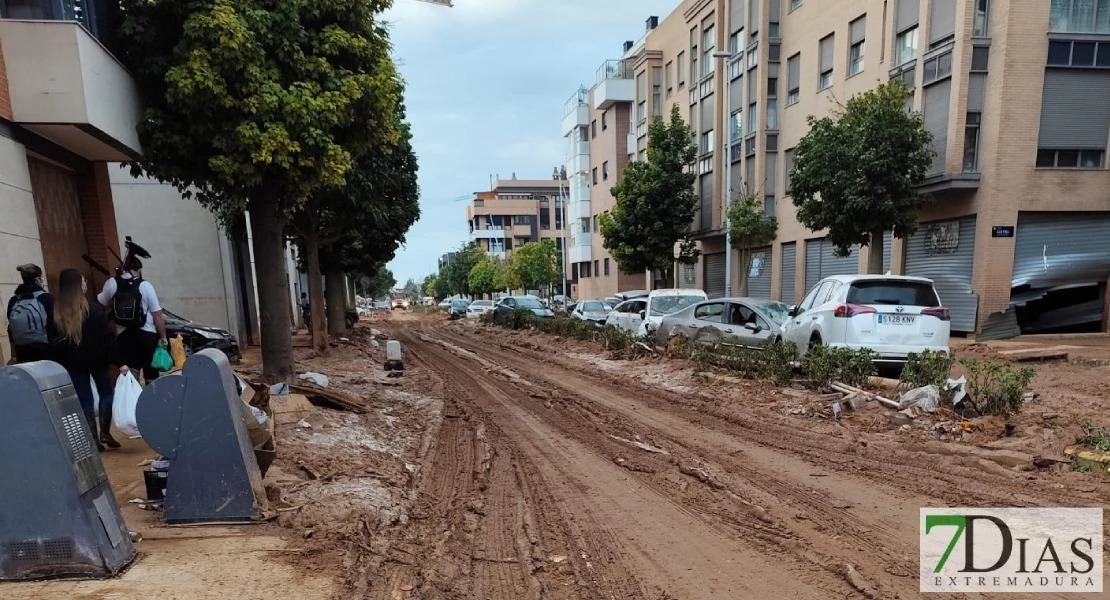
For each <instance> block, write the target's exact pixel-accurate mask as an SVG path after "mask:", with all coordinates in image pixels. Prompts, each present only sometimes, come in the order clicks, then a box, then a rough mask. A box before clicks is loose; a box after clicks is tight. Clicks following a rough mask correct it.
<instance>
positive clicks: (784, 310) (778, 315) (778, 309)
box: [756, 302, 790, 325]
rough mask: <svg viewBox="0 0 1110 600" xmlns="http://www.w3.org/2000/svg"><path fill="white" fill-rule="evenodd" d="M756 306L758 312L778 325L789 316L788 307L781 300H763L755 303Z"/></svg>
mask: <svg viewBox="0 0 1110 600" xmlns="http://www.w3.org/2000/svg"><path fill="white" fill-rule="evenodd" d="M756 308H758V309H759V312H761V313H763V314H764V315H765V316H767V317H769V318H770V319H771V320H772V321H774V322H775V323H778V324H779V325H782V324H783V323H785V322H786V320H787V319H789V318H790V314H789V312H790V307H789V306H787V305H786V304H785V303H783V302H764V303H762V304H759V305H757V306H756Z"/></svg>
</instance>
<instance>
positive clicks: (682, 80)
mask: <svg viewBox="0 0 1110 600" xmlns="http://www.w3.org/2000/svg"><path fill="white" fill-rule="evenodd" d="M685 64H686V53H685V52H679V53H678V58H676V59H675V73H677V74H678V89H680V90H681V89H682V86H683V85H686V69H683V68H682V67H683V65H685Z"/></svg>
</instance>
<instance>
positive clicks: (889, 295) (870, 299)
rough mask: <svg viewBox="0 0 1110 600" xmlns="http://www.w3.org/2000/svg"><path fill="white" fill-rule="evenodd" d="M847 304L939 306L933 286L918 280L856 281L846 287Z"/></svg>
mask: <svg viewBox="0 0 1110 600" xmlns="http://www.w3.org/2000/svg"><path fill="white" fill-rule="evenodd" d="M848 304H879V305H887V306H924V307H927V308H935V307H937V306H940V299H939V298H937V293H936V292H935V291H933V286H932V285H930V284H928V283H924V282H920V281H899V280H874V281H857V282H855V283H853V284H852V287H851V288H849V289H848Z"/></svg>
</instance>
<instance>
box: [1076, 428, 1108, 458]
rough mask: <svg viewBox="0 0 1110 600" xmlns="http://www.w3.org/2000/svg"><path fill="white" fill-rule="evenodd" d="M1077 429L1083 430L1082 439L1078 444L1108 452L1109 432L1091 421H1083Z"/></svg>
mask: <svg viewBox="0 0 1110 600" xmlns="http://www.w3.org/2000/svg"><path fill="white" fill-rule="evenodd" d="M1079 427H1080V428H1082V429H1083V439H1081V440H1080V441H1079V443H1080V444H1084V445H1087V446H1090V447H1092V448H1094V449H1095V450H1101V451H1103V452H1110V431H1107V430H1106V428H1104V427H1102V426H1100V425H1098V424H1096V423H1093V422H1091V421H1083V422H1082V423H1080V424H1079Z"/></svg>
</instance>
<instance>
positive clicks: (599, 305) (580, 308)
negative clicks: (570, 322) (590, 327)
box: [570, 300, 613, 327]
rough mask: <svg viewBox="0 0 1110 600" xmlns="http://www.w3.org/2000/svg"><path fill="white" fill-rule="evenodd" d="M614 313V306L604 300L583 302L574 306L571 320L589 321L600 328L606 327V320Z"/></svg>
mask: <svg viewBox="0 0 1110 600" xmlns="http://www.w3.org/2000/svg"><path fill="white" fill-rule="evenodd" d="M612 311H613V306H612V305H611V304H609V303H608V302H605V301H603V300H582V301H581V302H579V303H578V304H576V305H574V310H573V311H571V313H570V318H572V319H577V320H579V321H589V322H591V323H593V324H594V325H597V326H598V327H604V326H605V319H606V318H607V317H608V316H609V313H610V312H612Z"/></svg>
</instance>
